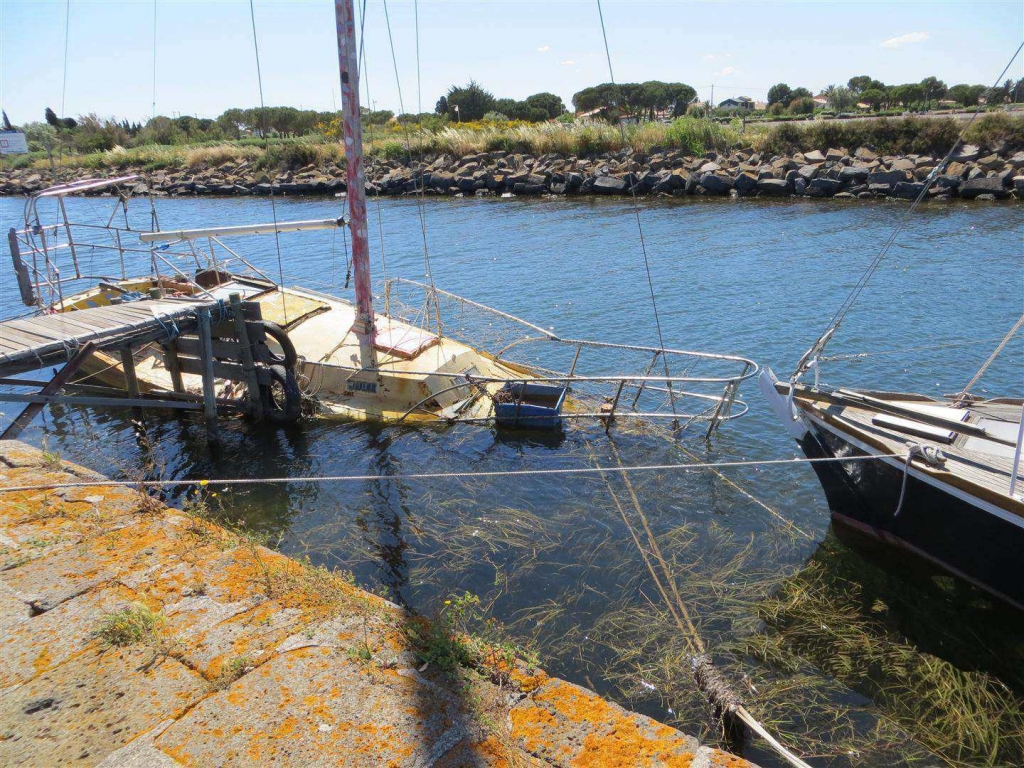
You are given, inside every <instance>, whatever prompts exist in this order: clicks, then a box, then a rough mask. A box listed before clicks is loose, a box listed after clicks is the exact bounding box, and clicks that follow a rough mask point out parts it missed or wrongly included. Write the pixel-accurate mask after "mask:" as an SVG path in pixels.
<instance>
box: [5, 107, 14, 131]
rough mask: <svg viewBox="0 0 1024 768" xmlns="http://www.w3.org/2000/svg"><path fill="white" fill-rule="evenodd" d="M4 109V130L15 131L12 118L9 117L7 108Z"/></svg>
mask: <svg viewBox="0 0 1024 768" xmlns="http://www.w3.org/2000/svg"><path fill="white" fill-rule="evenodd" d="M2 111H3V113H4V130H5V131H13V130H14V126H13V125H11V119H10V118H9V117H7V110H6V109H5V110H2Z"/></svg>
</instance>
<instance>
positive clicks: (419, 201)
mask: <svg viewBox="0 0 1024 768" xmlns="http://www.w3.org/2000/svg"><path fill="white" fill-rule="evenodd" d="M383 5H384V21H385V23H386V25H387V30H388V43H389V44H390V46H391V63H392V65H393V66H394V70H395V86H396V87H397V89H398V109H399V112H400V114H404V113H405V101H404V100H403V98H402V81H401V78H400V77H399V76H398V57H397V56H396V54H395V39H394V37H393V35H392V34H391V16H390V14H389V13H388V2H387V0H383ZM419 39H420V28H419V14H418V12H417V14H416V50H417V52H418V51H419ZM416 82H417V87H418V83H419V54H418V53H417V58H416ZM416 98H417V103H419V99H420V98H421V96H420V94H419V92H417V96H416ZM402 135H403V137H404V138H405V150H406V152H407V153H408V155H409V162H410V163H411V162H412V140H411V139H410V138H409V126H408V125H404V126H403V130H402ZM415 183H416V182H415V174H414V175H413V184H414V185H415ZM423 194H424V189H423V176H422V173H421V174H420V193H419V194H418V195H416V212H417V213H418V214H419V219H420V235H421V237H422V239H423V271H424V278H425V279H426V281H427V283H428V284H429V285H430V294H429V295H428V296H427V305H428V306H427V308H429V305H430V303H433V305H434V315H435V320H436V322H437V334H438V336H440V335H441V309H440V307H439V305H438V300H437V286H436V285H435V284H434V274H433V271H432V270H431V268H430V248H429V247H428V245H427V217H426V212H425V206H424V198H423ZM425 317H429V313H426V314H425ZM427 322H429V320H427Z"/></svg>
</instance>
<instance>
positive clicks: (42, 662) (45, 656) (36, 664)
mask: <svg viewBox="0 0 1024 768" xmlns="http://www.w3.org/2000/svg"><path fill="white" fill-rule="evenodd" d="M52 662H53V657H52V656H50V649H49V648H46V647H45V646H44V647H43V649H42V650H41V651H39V655H38V656H36V659H35V661H33V662H32V667H33V668H34V669H35V671H36V674H37V675H38V674H40V673H41V672H45V671H46V670H48V669H49V668H50V664H51V663H52Z"/></svg>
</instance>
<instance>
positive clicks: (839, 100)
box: [823, 85, 857, 112]
mask: <svg viewBox="0 0 1024 768" xmlns="http://www.w3.org/2000/svg"><path fill="white" fill-rule="evenodd" d="M823 93H824V94H825V98H826V99H828V104H829V106H830V107H832V109H834V110H836V112H845V111H846V110H848V109H851V108H852V107H853V106H854V105H855V104H856V103H857V97H856V96H854V94H853V91H851V90H850V89H849V88H847V87H846V86H845V85H830V86H829V87H828V88H826V89H825V90H824V91H823Z"/></svg>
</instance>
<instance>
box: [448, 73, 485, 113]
mask: <svg viewBox="0 0 1024 768" xmlns="http://www.w3.org/2000/svg"><path fill="white" fill-rule="evenodd" d="M445 96H446V98H447V100H448V113H449V114H454V113H455V112H458V115H459V119H460V120H479V119H480V118H482V117H483V116H484V115H485V114H486V113H488V112H490V111H492V110H493V109H494V101H495V99H494V94H493V93H491V92H490V91H488V90H486V89H485V88H484V87H483V86H481V85H480V84H479V83H478V82H476V80H470V81H469V82H468V83H466V85H464V86H458V85H453V86H452V87H451V88H449V89H448V93H447V94H445ZM456 107H458V109H457V110H456Z"/></svg>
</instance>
